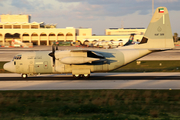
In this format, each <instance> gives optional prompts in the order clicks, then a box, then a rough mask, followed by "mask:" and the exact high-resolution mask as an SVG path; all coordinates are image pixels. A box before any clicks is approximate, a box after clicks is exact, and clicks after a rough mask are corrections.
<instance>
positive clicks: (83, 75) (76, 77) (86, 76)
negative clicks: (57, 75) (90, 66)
mask: <svg viewBox="0 0 180 120" xmlns="http://www.w3.org/2000/svg"><path fill="white" fill-rule="evenodd" d="M89 76H90V74H75V75H73V78H75V79H79V78H86V79H87V78H89Z"/></svg>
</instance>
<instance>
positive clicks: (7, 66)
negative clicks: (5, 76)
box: [3, 61, 16, 72]
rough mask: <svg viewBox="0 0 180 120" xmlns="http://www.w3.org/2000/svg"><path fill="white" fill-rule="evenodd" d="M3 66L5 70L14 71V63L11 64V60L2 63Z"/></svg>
mask: <svg viewBox="0 0 180 120" xmlns="http://www.w3.org/2000/svg"><path fill="white" fill-rule="evenodd" d="M3 68H4V70H7V71H9V72H16V68H15V65H14V64H13V62H12V61H11V62H8V63H6V64H4V66H3Z"/></svg>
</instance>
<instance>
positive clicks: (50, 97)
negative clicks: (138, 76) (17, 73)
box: [0, 90, 180, 120]
mask: <svg viewBox="0 0 180 120" xmlns="http://www.w3.org/2000/svg"><path fill="white" fill-rule="evenodd" d="M179 101H180V91H179V90H61V91H56V90H52V91H50V90H45V91H1V92H0V119H1V120H9V119H13V120H21V119H23V120H44V119H48V120H49V119H50V120H51V119H52V120H58V119H61V120H109V119H110V120H125V119H128V120H138V119H157V120H159V119H164V120H166V119H167V120H169V119H170V118H171V119H172V118H173V119H180V114H179V113H180V105H179V104H180V102H179Z"/></svg>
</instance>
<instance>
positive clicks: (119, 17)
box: [0, 0, 180, 36]
mask: <svg viewBox="0 0 180 120" xmlns="http://www.w3.org/2000/svg"><path fill="white" fill-rule="evenodd" d="M159 6H165V7H167V9H168V11H169V16H170V21H171V28H172V33H173V34H174V33H175V32H176V33H178V34H179V36H180V0H154V8H155V9H156V8H157V7H159ZM0 14H30V15H31V22H34V21H35V22H45V23H46V24H48V23H49V24H57V27H58V28H65V27H75V28H79V27H84V28H92V32H93V34H97V35H104V34H105V29H108V28H121V27H124V28H136V27H144V28H147V27H148V24H149V22H150V20H151V17H152V0H0Z"/></svg>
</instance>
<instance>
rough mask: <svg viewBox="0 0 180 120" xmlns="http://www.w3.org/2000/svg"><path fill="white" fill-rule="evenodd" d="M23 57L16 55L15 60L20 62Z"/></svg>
mask: <svg viewBox="0 0 180 120" xmlns="http://www.w3.org/2000/svg"><path fill="white" fill-rule="evenodd" d="M21 56H22V55H16V56H14V58H13V60H20V59H21Z"/></svg>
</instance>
